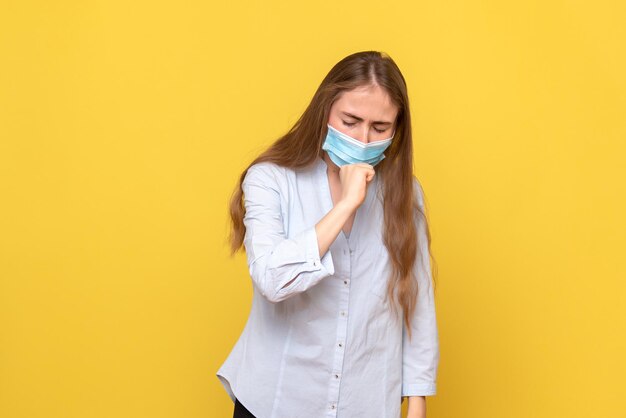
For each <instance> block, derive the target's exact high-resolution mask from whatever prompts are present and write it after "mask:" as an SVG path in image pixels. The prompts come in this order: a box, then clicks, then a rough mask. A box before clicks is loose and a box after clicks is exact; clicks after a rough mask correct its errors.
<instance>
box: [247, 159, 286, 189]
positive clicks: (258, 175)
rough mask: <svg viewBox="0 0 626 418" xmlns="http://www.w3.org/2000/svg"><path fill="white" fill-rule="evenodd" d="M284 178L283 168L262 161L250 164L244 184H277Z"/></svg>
mask: <svg viewBox="0 0 626 418" xmlns="http://www.w3.org/2000/svg"><path fill="white" fill-rule="evenodd" d="M284 177H285V168H284V167H281V166H279V165H278V164H275V163H272V162H269V161H262V162H259V163H255V164H252V165H251V166H250V167H248V171H247V172H246V175H245V177H244V180H243V182H244V183H250V182H254V183H260V184H264V185H268V186H269V185H271V184H278V183H280V179H281V178H284Z"/></svg>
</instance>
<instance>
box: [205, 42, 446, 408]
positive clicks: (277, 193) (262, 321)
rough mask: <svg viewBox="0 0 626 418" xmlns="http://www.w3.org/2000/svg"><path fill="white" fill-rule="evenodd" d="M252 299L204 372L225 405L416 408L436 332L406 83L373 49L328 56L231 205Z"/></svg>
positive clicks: (432, 386) (434, 362) (430, 367)
mask: <svg viewBox="0 0 626 418" xmlns="http://www.w3.org/2000/svg"><path fill="white" fill-rule="evenodd" d="M230 215H231V218H232V233H231V236H230V239H231V245H232V253H233V254H234V253H235V252H236V251H237V250H239V249H240V248H241V247H242V245H243V246H244V247H245V252H246V256H247V262H248V267H249V271H250V276H251V278H252V283H253V300H252V308H251V311H250V316H249V318H248V321H247V323H246V325H245V328H244V330H243V332H242V334H241V336H240V338H239V339H238V341H237V342H236V344H235V345H234V347H233V349H232V351H231V352H230V354H229V356H228V358H227V359H226V361H225V362H224V363H223V365H222V366H221V367H220V369H219V370H218V372H217V377H218V378H219V380H220V382H221V383H222V384H223V386H224V388H225V389H226V391H227V393H228V395H229V396H230V398H231V399H232V400H233V402H234V403H235V410H234V417H256V418H293V417H299V418H320V417H339V418H398V417H400V411H401V402H402V401H404V399H405V398H407V397H408V399H409V400H408V413H409V415H408V416H409V417H425V416H426V403H425V396H432V395H435V392H436V377H437V368H438V363H439V339H438V332H437V321H436V316H435V302H434V290H433V286H432V284H433V283H431V281H433V280H432V279H433V276H432V274H431V267H430V266H431V264H430V232H429V228H428V226H427V220H426V216H425V210H424V197H423V191H422V188H421V185H420V183H419V181H418V180H417V178H416V177H415V176H414V175H413V147H412V137H411V118H410V112H409V102H408V95H407V87H406V84H405V80H404V77H403V76H402V74H401V73H400V70H399V69H398V67H397V66H396V64H395V63H394V61H393V60H392V59H391V58H390V57H389V56H387V55H386V54H383V53H380V52H376V51H364V52H359V53H355V54H352V55H349V56H347V57H345V58H344V59H342V60H341V61H340V62H338V63H337V64H336V65H335V66H334V67H333V68H332V69H331V71H330V72H329V73H328V75H327V76H326V77H325V78H324V80H323V81H322V83H321V85H320V87H319V88H318V89H317V91H316V93H315V95H314V97H313V99H312V101H311V103H310V104H309V106H308V107H307V109H306V110H305V112H304V114H303V115H302V116H301V117H300V119H299V120H298V121H297V122H296V124H295V126H293V127H292V128H291V129H290V130H289V132H287V133H286V134H285V135H284V136H282V137H281V138H279V139H278V140H277V141H276V142H275V143H274V144H272V145H271V146H270V147H269V149H267V150H266V151H265V152H263V153H262V154H261V155H260V156H259V157H257V158H256V159H255V160H254V161H253V162H252V163H250V165H249V166H248V168H247V169H246V170H245V171H244V173H242V175H241V177H240V179H239V184H238V187H237V188H236V190H235V193H234V195H233V197H232V201H231V206H230Z"/></svg>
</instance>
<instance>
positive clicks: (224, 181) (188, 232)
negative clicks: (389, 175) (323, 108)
mask: <svg viewBox="0 0 626 418" xmlns="http://www.w3.org/2000/svg"><path fill="white" fill-rule="evenodd" d="M0 5H1V8H0V60H1V65H0V196H1V199H2V202H1V205H0V212H1V213H0V416H2V417H3V418H22V417H24V418H26V417H28V418H40V417H41V418H44V417H45V418H55V417H64V418H68V417H76V418H79V417H80V418H85V417H89V418H91V417H106V418H109V417H115V418H121V417H133V418H137V417H149V418H158V417H168V418H169V417H181V418H183V417H184V418H187V417H228V416H232V403H231V402H230V400H229V399H228V397H227V395H226V392H225V391H224V389H223V388H222V386H221V384H220V383H219V381H218V379H217V377H215V372H216V371H217V369H218V367H219V365H220V364H221V363H222V362H223V361H224V360H225V358H226V356H227V354H228V352H229V351H230V349H231V348H232V346H233V344H234V343H235V341H236V339H237V337H238V336H239V334H240V332H241V330H242V328H243V325H244V323H245V321H246V319H247V315H248V312H249V306H250V300H251V294H252V293H251V292H252V288H251V286H252V285H251V281H250V278H249V276H248V272H247V266H246V264H245V257H244V254H243V253H241V254H239V255H237V256H236V257H234V258H232V259H231V258H229V257H228V252H227V246H226V232H227V212H226V209H227V202H228V198H229V196H230V192H231V191H232V188H233V187H234V185H235V180H236V179H237V177H238V176H239V174H240V173H241V170H243V168H244V167H245V165H246V164H247V163H248V162H249V161H250V160H251V159H252V158H253V157H254V156H255V155H257V154H258V153H259V152H260V151H261V150H262V149H263V148H264V147H265V146H266V145H268V144H270V143H271V142H272V141H273V140H274V139H275V138H277V137H278V136H279V135H280V134H282V133H284V132H285V131H286V130H287V129H288V128H289V127H290V126H291V124H293V123H294V122H295V121H296V119H297V117H298V116H299V115H300V113H301V112H302V111H303V110H304V108H305V106H306V105H307V103H308V102H309V100H310V98H311V96H312V94H313V92H314V91H315V89H316V88H317V86H318V84H319V83H320V82H321V80H322V78H323V77H324V76H325V75H326V73H327V72H328V70H330V68H331V66H332V65H333V64H334V63H336V62H337V61H338V60H340V59H341V58H343V57H344V56H346V55H348V54H350V53H352V52H356V51H360V50H366V49H374V50H382V51H385V52H387V53H389V54H390V55H391V56H392V57H393V58H394V59H395V60H396V62H397V63H398V65H399V66H400V68H401V70H402V71H403V73H404V75H405V77H406V78H407V81H408V85H409V88H410V91H409V95H410V98H411V100H412V102H411V105H412V112H413V123H414V128H415V131H414V136H415V150H416V151H415V163H416V174H417V175H418V177H419V178H420V179H421V181H422V183H423V185H424V188H425V192H426V199H427V205H428V209H429V218H430V221H431V228H432V234H433V255H434V257H435V259H436V261H437V266H438V273H439V275H438V279H437V280H438V283H437V286H438V287H437V312H438V321H439V327H440V343H441V362H440V369H439V376H438V393H437V395H436V396H435V397H429V398H427V399H428V416H429V417H431V418H432V417H455V418H456V417H480V418H491V417H493V418H516V417H520V418H521V417H524V418H526V417H533V418H534V417H541V418H544V417H545V418H549V417H550V418H551V417H568V418H574V417H601V418H617V417H624V416H626V398H625V396H624V394H625V388H624V379H625V376H626V360H625V358H626V356H625V353H626V344H625V340H626V336H625V334H626V325H625V323H626V298H625V294H626V268H625V266H624V251H625V250H626V242H625V241H626V232H625V230H626V228H625V225H626V222H625V220H624V218H625V215H626V199H625V197H624V196H625V192H626V190H625V189H626V187H625V181H624V180H625V179H626V164H625V160H626V157H625V155H626V145H625V139H626V124H625V122H624V118H625V115H626V85H625V84H626V83H625V77H624V74H626V58H625V55H626V54H625V52H626V50H625V48H624V45H625V41H626V31H625V25H624V22H625V21H626V9H625V6H624V3H623V2H620V1H617V0H616V1H612V2H611V1H606V0H599V1H593V2H582V1H569V2H566V1H556V0H551V1H545V0H544V1H537V0H535V1H528V0H524V1H517V2H505V1H499V0H489V1H480V2H479V1H465V2H463V1H441V2H424V1H418V2H413V1H403V2H380V1H376V2H375V1H349V2H337V1H316V2H308V3H306V4H305V3H298V2H290V1H281V2H278V1H263V2H261V1H250V2H224V3H213V2H204V1H177V2H174V1H171V2H164V1H134V2H133V1H57V2H53V1H39V2H32V1H8V0H2V1H1V2H0ZM260 418H261V417H260ZM344 418H351V417H344Z"/></svg>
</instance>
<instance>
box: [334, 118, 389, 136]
mask: <svg viewBox="0 0 626 418" xmlns="http://www.w3.org/2000/svg"><path fill="white" fill-rule="evenodd" d="M342 122H343V124H344V125H346V126H354V125H356V122H352V123H348V122H346V121H345V120H342ZM374 130H375V131H376V132H378V133H379V134H382V133H383V132H385V131H386V129H383V130H382V131H381V130H379V129H376V128H374Z"/></svg>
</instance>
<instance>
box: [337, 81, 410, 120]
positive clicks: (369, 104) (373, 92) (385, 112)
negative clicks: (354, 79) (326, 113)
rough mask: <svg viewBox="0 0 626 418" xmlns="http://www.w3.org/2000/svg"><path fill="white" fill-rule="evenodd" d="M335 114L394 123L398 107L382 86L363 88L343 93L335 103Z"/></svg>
mask: <svg viewBox="0 0 626 418" xmlns="http://www.w3.org/2000/svg"><path fill="white" fill-rule="evenodd" d="M332 111H333V112H348V113H352V114H354V115H356V116H359V117H361V118H363V119H365V120H369V119H371V120H390V121H393V120H394V119H395V118H396V115H397V114H398V107H397V106H396V105H395V104H394V103H393V102H392V101H391V97H390V96H389V94H388V93H387V92H386V91H385V90H384V89H383V88H382V87H380V86H363V87H357V88H355V89H353V90H349V91H345V92H343V93H342V94H341V95H340V96H339V98H338V99H337V100H336V101H335V103H333V106H332Z"/></svg>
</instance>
